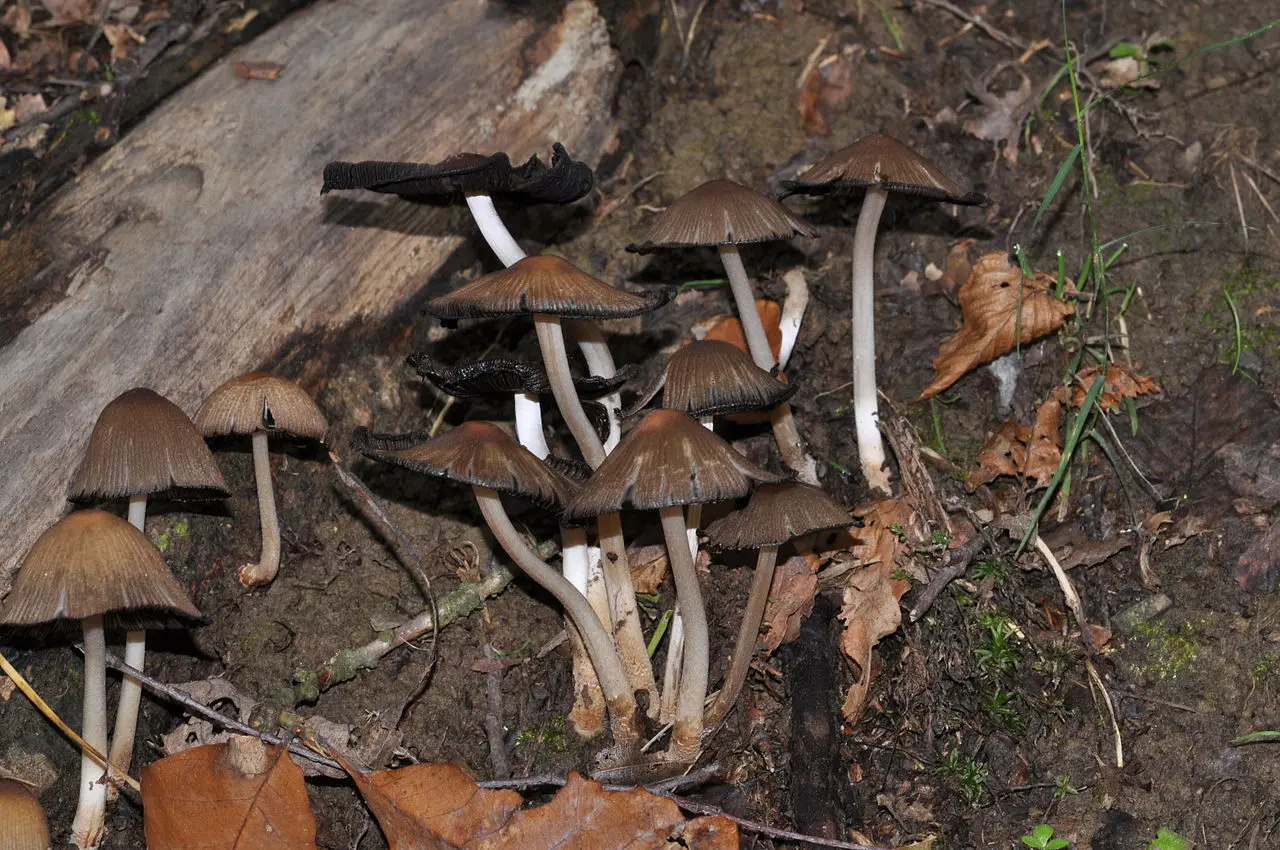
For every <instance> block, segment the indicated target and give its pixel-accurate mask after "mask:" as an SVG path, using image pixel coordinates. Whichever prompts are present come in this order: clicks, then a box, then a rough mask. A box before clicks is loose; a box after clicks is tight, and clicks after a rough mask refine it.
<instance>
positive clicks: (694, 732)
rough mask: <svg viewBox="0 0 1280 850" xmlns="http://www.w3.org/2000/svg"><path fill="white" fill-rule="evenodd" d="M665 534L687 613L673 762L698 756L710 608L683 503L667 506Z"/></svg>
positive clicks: (678, 588)
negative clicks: (692, 552) (691, 549)
mask: <svg viewBox="0 0 1280 850" xmlns="http://www.w3.org/2000/svg"><path fill="white" fill-rule="evenodd" d="M661 513H662V534H663V537H664V538H665V540H666V543H667V557H668V559H669V560H670V561H671V574H672V577H674V578H675V582H676V596H677V597H678V598H679V599H680V607H681V609H683V615H684V668H683V671H682V673H681V676H680V695H679V697H677V699H676V714H675V719H674V729H673V730H672V732H671V745H670V746H669V748H668V750H667V752H668V754H669V756H670V759H671V760H672V761H679V762H687V761H693V760H695V759H696V758H697V757H698V751H699V749H700V748H701V742H702V714H703V706H704V704H705V702H706V699H707V668H708V664H709V656H710V643H709V639H708V634H707V609H706V607H705V606H704V604H703V602H702V588H701V587H699V585H698V573H697V570H696V569H695V568H694V565H693V558H692V557H691V556H690V554H689V537H688V531H687V528H686V526H685V519H684V511H683V510H681V509H680V507H679V506H675V507H669V508H663V509H662V511H661Z"/></svg>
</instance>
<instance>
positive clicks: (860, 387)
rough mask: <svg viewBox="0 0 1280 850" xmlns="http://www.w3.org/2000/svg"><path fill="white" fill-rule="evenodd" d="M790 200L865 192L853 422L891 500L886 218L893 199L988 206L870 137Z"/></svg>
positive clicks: (920, 161)
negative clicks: (879, 311) (883, 353)
mask: <svg viewBox="0 0 1280 850" xmlns="http://www.w3.org/2000/svg"><path fill="white" fill-rule="evenodd" d="M783 187H784V188H785V189H786V192H787V194H788V195H791V194H806V195H827V194H833V193H841V192H848V191H851V190H853V189H858V188H864V189H866V194H865V195H864V196H863V200H862V212H860V213H859V214H858V226H857V229H856V230H855V231H854V236H853V319H852V333H853V420H854V427H855V430H856V432H857V438H858V457H859V460H860V461H861V463H862V474H863V475H864V476H866V479H867V484H868V485H869V486H870V487H871V489H872V490H875V491H877V492H880V493H884V494H888V493H889V491H890V486H889V474H888V472H886V471H885V469H884V462H885V453H884V443H883V441H882V440H881V437H880V425H879V421H878V407H879V404H878V400H877V398H876V339H875V283H874V281H875V275H874V265H875V244H876V230H877V228H878V227H879V225H880V214H881V213H882V212H883V211H884V205H885V201H886V200H887V199H888V197H889V193H890V192H899V193H902V194H905V195H915V196H916V197H920V198H927V199H929V200H933V201H944V202H947V203H952V204H965V205H976V206H986V205H987V204H989V203H990V200H989V199H988V198H987V197H986V196H985V195H982V194H980V193H978V192H965V191H964V190H963V189H962V188H961V187H960V185H959V184H958V183H956V182H955V181H954V180H952V179H951V178H950V177H948V176H947V175H946V174H945V173H943V172H942V171H941V170H940V169H938V168H937V167H936V166H934V165H933V164H932V163H930V162H928V161H927V160H925V159H924V158H923V157H921V156H920V155H919V154H917V153H916V152H915V151H913V150H911V149H910V148H908V147H907V146H906V145H904V144H902V142H899V141H898V140H897V139H893V138H890V137H889V136H865V137H863V138H861V139H859V140H858V141H856V142H854V143H853V144H852V145H850V146H849V147H847V148H843V149H842V150H838V151H836V152H835V153H833V154H830V155H828V156H826V157H824V158H823V159H820V160H818V161H817V162H815V163H814V164H813V165H812V166H810V167H809V169H808V170H807V171H805V172H804V174H802V175H801V179H799V180H790V181H786V182H784V183H783Z"/></svg>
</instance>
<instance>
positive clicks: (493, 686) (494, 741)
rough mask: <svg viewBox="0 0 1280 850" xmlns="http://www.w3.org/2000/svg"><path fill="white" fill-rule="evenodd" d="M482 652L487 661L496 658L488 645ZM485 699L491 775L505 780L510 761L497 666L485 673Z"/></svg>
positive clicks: (486, 733) (500, 673)
mask: <svg viewBox="0 0 1280 850" xmlns="http://www.w3.org/2000/svg"><path fill="white" fill-rule="evenodd" d="M482 650H483V651H484V657H485V658H486V659H488V660H489V661H493V660H495V659H496V658H497V657H498V656H497V653H495V652H494V651H493V647H492V646H491V645H490V644H488V643H486V644H485V645H484V646H483V647H482ZM485 697H486V699H487V701H488V703H489V705H488V708H489V710H488V711H487V712H486V713H485V716H484V733H485V736H486V737H488V739H489V761H490V763H491V764H492V765H493V775H494V776H495V777H497V778H498V779H506V778H507V777H508V776H510V775H511V761H510V760H509V759H508V758H507V740H506V738H507V736H506V734H505V732H506V730H505V729H504V728H503V725H502V668H501V667H500V666H498V665H497V664H491V665H489V670H488V672H486V673H485Z"/></svg>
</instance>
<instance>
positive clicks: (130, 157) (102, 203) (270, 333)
mask: <svg viewBox="0 0 1280 850" xmlns="http://www.w3.org/2000/svg"><path fill="white" fill-rule="evenodd" d="M245 61H252V62H269V63H276V64H278V65H280V66H281V70H280V73H279V75H278V78H277V79H275V80H272V81H264V80H255V79H249V80H245V79H240V78H238V77H237V76H236V75H235V74H234V73H233V72H232V66H233V64H234V63H236V62H245ZM618 74H619V62H618V60H617V58H616V56H615V54H614V52H613V50H612V49H611V48H610V46H609V35H608V32H607V29H606V26H605V23H604V21H603V20H602V18H601V17H600V15H599V13H598V11H597V9H596V7H595V6H594V5H593V4H592V3H591V2H589V0H572V2H570V3H568V4H567V5H566V6H565V7H564V9H563V11H561V12H560V13H559V15H558V17H556V16H554V15H553V16H552V17H551V18H548V17H547V15H546V9H545V8H542V7H541V6H540V7H539V11H538V13H537V14H536V15H533V14H526V13H523V12H521V10H520V8H518V7H517V4H514V3H513V4H509V5H508V4H503V3H495V2H489V1H488V0H434V2H431V3H422V2H421V0H380V2H376V3H321V4H315V5H313V6H310V7H309V8H307V9H306V10H304V11H302V12H300V13H298V14H296V15H294V16H291V17H290V18H288V19H286V20H285V21H284V22H283V23H281V24H280V25H278V26H276V27H274V28H273V29H271V30H269V31H268V32H267V33H265V34H264V35H262V36H261V37H259V38H257V39H255V40H254V41H252V42H250V43H249V44H247V45H245V46H243V47H241V48H239V49H237V50H235V51H234V52H232V53H231V54H229V55H228V56H226V57H225V58H224V59H223V60H222V61H221V62H219V63H218V64H216V65H214V66H213V67H211V68H210V69H209V71H208V72H207V73H205V74H204V75H203V76H202V77H200V78H199V79H198V80H196V81H195V82H193V83H192V84H191V85H190V86H188V87H187V88H185V89H183V90H182V91H180V92H178V93H177V94H176V95H175V96H174V97H173V98H171V99H170V100H169V101H168V102H167V103H165V104H164V105H162V106H161V107H160V108H158V109H157V110H155V111H154V112H153V113H152V114H151V115H149V116H148V117H147V118H146V119H145V120H144V121H143V122H141V123H140V124H139V125H138V126H137V127H136V128H135V129H134V130H133V131H132V132H130V133H129V134H128V135H127V136H126V137H125V138H124V139H123V140H122V141H121V142H120V144H118V145H117V146H116V147H114V148H113V149H112V150H110V151H109V152H107V153H106V154H104V155H103V156H102V157H101V158H100V159H98V160H97V161H96V162H93V163H92V164H90V165H89V167H88V168H87V169H86V171H85V172H84V173H83V174H82V175H81V177H80V178H79V180H78V181H77V182H76V183H75V184H74V185H70V186H67V187H64V189H63V190H61V191H60V192H59V193H58V194H57V195H56V196H55V197H53V198H51V199H50V200H49V202H48V203H47V204H46V206H45V208H44V209H43V210H41V211H39V212H38V213H37V214H35V215H34V216H32V217H31V219H29V223H28V224H27V225H26V226H25V227H24V228H23V229H22V230H21V231H20V232H18V233H16V234H15V235H13V236H12V237H10V238H9V239H7V240H2V241H0V469H3V470H4V475H3V484H2V485H0V540H3V541H4V548H3V550H2V551H0V596H3V594H4V593H5V592H7V589H8V586H9V578H10V576H11V574H12V571H13V569H14V568H15V567H16V565H17V563H18V562H19V560H20V558H21V557H22V555H23V554H24V553H25V552H26V551H27V549H28V548H29V547H30V544H31V543H32V542H33V541H34V539H35V537H36V536H37V535H38V534H39V533H40V532H41V531H42V530H43V529H44V528H45V527H47V526H48V525H49V524H50V523H52V522H53V521H54V520H55V519H56V518H57V517H58V515H59V514H60V513H61V512H62V511H63V510H64V509H65V507H66V499H65V493H66V487H67V481H68V480H69V478H70V476H71V474H72V472H73V471H74V468H75V466H76V464H77V463H78V461H79V457H80V453H81V451H82V449H83V446H84V442H85V439H86V438H87V436H88V433H89V430H90V429H91V427H92V425H93V422H94V419H95V417H96V416H97V413H98V411H99V410H100V409H101V407H102V405H103V404H105V403H106V402H107V401H109V400H110V399H111V398H112V397H114V396H115V395H117V394H119V393H120V392H122V391H124V390H126V389H129V388H130V387H134V386H148V387H151V388H153V389H155V390H156V391H158V392H160V393H162V394H164V395H166V396H168V397H169V398H171V399H172V400H173V401H175V402H176V403H177V404H178V405H179V406H181V407H182V408H183V409H185V410H186V411H187V412H188V413H192V412H194V411H195V409H196V407H197V406H198V405H199V403H200V400H201V399H202V398H203V397H204V395H205V394H206V393H207V392H208V391H209V390H211V389H212V388H214V387H215V386H217V385H218V384H219V383H221V382H222V381H223V380H225V379H226V378H228V377H231V376H233V375H235V374H237V373H239V372H243V371H246V370H249V369H252V368H255V367H259V366H261V365H263V364H267V363H276V362H281V361H282V360H285V359H288V357H287V355H288V353H289V347H290V346H296V345H300V344H301V343H299V342H297V341H298V340H303V339H305V340H306V344H307V345H309V346H313V347H314V346H315V345H317V341H318V342H319V345H321V346H322V345H323V344H324V340H326V339H331V338H335V337H336V335H337V334H338V332H339V331H341V330H342V329H343V328H345V327H348V326H350V325H352V324H353V323H355V322H361V321H363V322H376V321H377V320H379V319H380V318H382V317H386V316H388V315H390V314H392V313H393V312H394V311H395V310H396V309H397V308H398V307H402V305H404V304H405V302H406V300H407V299H409V298H410V296H412V295H413V293H415V292H416V291H417V290H418V289H420V288H421V286H422V284H423V282H424V281H426V280H427V279H428V278H429V277H430V276H431V275H432V273H433V272H434V271H435V270H436V269H438V268H439V267H440V266H441V265H442V264H443V263H444V262H445V260H446V259H447V258H448V257H449V256H450V254H451V253H452V252H453V251H454V250H455V249H457V248H458V246H459V245H460V244H461V243H462V241H463V240H464V239H465V238H467V237H469V236H470V235H471V230H470V225H467V226H466V227H465V228H461V229H460V226H459V222H460V221H461V219H460V217H458V216H456V215H454V214H453V213H451V212H449V211H447V210H441V209H438V208H433V207H415V206H411V205H407V204H404V203H403V202H402V201H398V200H397V199H395V198H376V199H369V200H361V201H360V202H359V204H358V206H359V207H360V209H358V210H356V213H357V214H353V213H352V202H351V201H350V200H345V201H343V200H339V199H334V200H322V199H321V198H320V195H319V188H320V176H321V171H322V169H323V167H324V165H325V163H326V162H328V161H330V160H335V159H351V160H359V159H390V160H408V161H435V160H439V159H442V158H444V157H445V156H448V155H449V154H451V153H454V152H456V151H459V150H472V151H479V152H484V153H489V152H493V151H498V150H504V151H507V152H508V153H510V155H511V158H512V159H513V160H514V161H517V162H519V161H523V159H525V158H526V157H528V156H529V155H530V154H532V153H538V154H540V155H541V156H542V157H543V158H544V159H545V158H546V157H547V156H548V154H549V152H550V147H551V143H552V142H553V141H560V142H563V143H564V144H565V146H566V147H567V148H568V149H569V151H570V152H571V153H572V154H573V155H574V157H575V158H577V159H582V160H585V161H587V162H589V163H595V162H596V161H598V159H599V156H600V154H601V152H602V151H603V150H604V148H605V147H606V146H607V145H608V144H609V143H610V141H611V140H612V137H613V133H614V126H613V123H612V120H611V118H610V103H611V99H612V96H613V89H614V86H615V84H616V81H617V78H618ZM342 204H345V206H342ZM370 209H372V210H373V213H372V214H371V215H370V214H368V213H369V210H370ZM335 210H338V211H345V212H342V213H341V214H334V211H335ZM362 211H363V212H362ZM311 389H314V387H311Z"/></svg>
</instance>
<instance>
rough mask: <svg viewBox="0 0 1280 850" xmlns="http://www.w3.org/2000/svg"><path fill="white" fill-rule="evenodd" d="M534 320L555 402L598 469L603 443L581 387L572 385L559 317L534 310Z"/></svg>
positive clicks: (593, 465) (584, 454)
mask: <svg viewBox="0 0 1280 850" xmlns="http://www.w3.org/2000/svg"><path fill="white" fill-rule="evenodd" d="M533 324H534V328H535V329H536V330H537V333H538V347H539V348H540V349H541V350H542V361H543V363H544V364H545V366H546V367H547V379H548V380H549V381H550V382H551V394H552V395H553V396H555V400H556V406H557V407H559V408H560V413H561V414H562V415H563V416H564V421H565V424H566V425H568V426H569V432H570V433H571V434H573V439H574V440H575V441H576V442H577V444H578V448H580V449H581V450H582V456H583V458H584V459H585V460H586V461H587V463H588V464H590V465H591V468H592V469H595V468H596V467H597V466H599V465H600V464H601V462H602V461H603V460H604V444H603V443H601V442H600V437H599V436H598V435H597V434H596V429H595V426H594V425H592V424H591V420H590V419H589V418H587V412H586V411H585V410H583V409H582V400H581V399H580V398H578V391H577V390H576V389H575V388H574V386H573V376H572V375H571V374H570V372H569V355H568V352H566V351H565V345H564V329H563V328H562V327H561V325H560V317H559V316H550V315H547V314H546V313H535V314H534V316H533Z"/></svg>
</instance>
